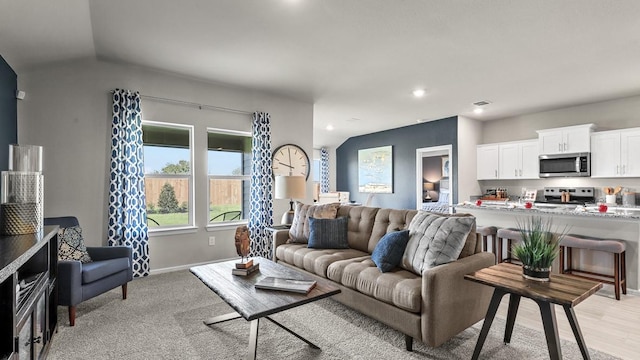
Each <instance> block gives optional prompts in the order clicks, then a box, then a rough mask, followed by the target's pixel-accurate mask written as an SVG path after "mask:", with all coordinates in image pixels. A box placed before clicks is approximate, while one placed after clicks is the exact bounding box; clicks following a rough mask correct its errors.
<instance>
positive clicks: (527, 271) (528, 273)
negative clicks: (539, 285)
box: [522, 265, 551, 282]
mask: <svg viewBox="0 0 640 360" xmlns="http://www.w3.org/2000/svg"><path fill="white" fill-rule="evenodd" d="M550 273H551V267H548V268H534V267H530V266H527V265H523V266H522V277H524V278H525V279H527V280H533V281H541V282H546V281H549V274H550Z"/></svg>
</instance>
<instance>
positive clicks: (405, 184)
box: [336, 116, 458, 209]
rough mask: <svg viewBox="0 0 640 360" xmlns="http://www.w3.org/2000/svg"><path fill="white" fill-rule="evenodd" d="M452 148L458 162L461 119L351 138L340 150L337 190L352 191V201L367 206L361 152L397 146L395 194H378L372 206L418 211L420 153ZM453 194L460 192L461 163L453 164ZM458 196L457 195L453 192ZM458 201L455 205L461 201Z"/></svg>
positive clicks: (395, 156)
mask: <svg viewBox="0 0 640 360" xmlns="http://www.w3.org/2000/svg"><path fill="white" fill-rule="evenodd" d="M449 144H451V145H452V148H453V150H452V156H453V158H454V159H457V158H458V118H457V117H455V116H454V117H450V118H446V119H441V120H436V121H430V122H425V123H422V124H416V125H411V126H405V127H402V128H397V129H391V130H386V131H380V132H376V133H372V134H367V135H362V136H356V137H352V138H349V139H348V140H347V141H345V142H344V143H343V144H342V145H340V146H339V147H338V148H337V149H336V175H337V177H336V190H338V191H349V193H350V194H349V198H350V200H355V201H357V202H360V203H363V204H364V202H365V201H366V200H367V196H368V195H369V194H366V193H359V192H358V150H360V149H368V148H373V147H378V146H386V145H392V146H393V194H375V195H374V198H373V201H372V203H371V205H372V206H377V207H385V208H395V209H415V208H416V149H420V148H425V147H430V146H440V145H449ZM453 164H454V168H453V169H451V171H452V174H453V176H452V184H451V186H452V190H453V189H457V188H458V169H457V164H458V162H457V161H454V162H453ZM452 192H453V193H454V194H456V197H457V191H452ZM456 197H454V199H453V202H454V203H456V202H457V201H458V200H457V198H456Z"/></svg>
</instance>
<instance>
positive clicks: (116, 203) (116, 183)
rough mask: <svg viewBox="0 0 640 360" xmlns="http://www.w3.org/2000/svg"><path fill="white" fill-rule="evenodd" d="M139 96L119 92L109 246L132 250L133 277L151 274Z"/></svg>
mask: <svg viewBox="0 0 640 360" xmlns="http://www.w3.org/2000/svg"><path fill="white" fill-rule="evenodd" d="M142 154H143V152H142V117H141V113H140V94H139V93H138V92H135V93H132V92H131V91H129V90H120V89H116V90H115V91H114V92H113V118H112V121H111V173H110V180H109V225H108V231H109V232H108V239H109V246H128V247H130V248H132V249H133V264H132V266H133V276H136V277H139V276H147V275H149V245H148V240H149V236H148V233H147V230H148V229H147V210H146V201H145V195H144V161H143V160H144V159H143V155H142Z"/></svg>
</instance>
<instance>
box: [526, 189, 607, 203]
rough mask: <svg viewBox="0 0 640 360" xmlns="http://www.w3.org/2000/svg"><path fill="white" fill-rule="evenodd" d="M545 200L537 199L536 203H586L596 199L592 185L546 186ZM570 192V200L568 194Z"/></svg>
mask: <svg viewBox="0 0 640 360" xmlns="http://www.w3.org/2000/svg"><path fill="white" fill-rule="evenodd" d="M543 194H544V200H540V201H536V203H535V204H536V205H541V206H544V205H554V206H557V205H573V206H577V205H585V204H588V203H593V202H594V201H595V197H594V189H593V188H592V187H574V188H569V187H545V188H544V191H543ZM563 194H569V195H568V197H569V200H568V201H567V200H566V195H563Z"/></svg>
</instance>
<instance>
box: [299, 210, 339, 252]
mask: <svg viewBox="0 0 640 360" xmlns="http://www.w3.org/2000/svg"><path fill="white" fill-rule="evenodd" d="M309 228H310V231H309V243H308V244H307V247H308V248H314V249H348V248H349V242H348V241H347V217H346V216H343V217H339V218H337V219H316V218H313V217H310V218H309Z"/></svg>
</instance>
